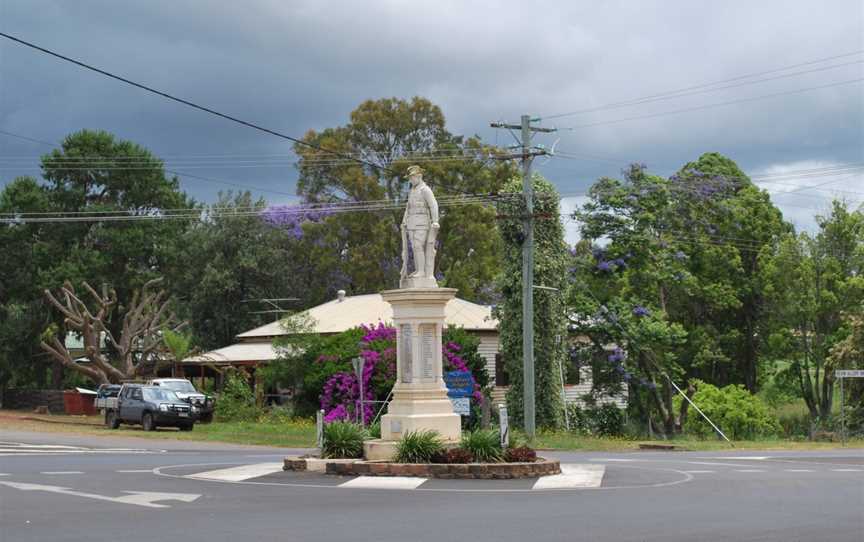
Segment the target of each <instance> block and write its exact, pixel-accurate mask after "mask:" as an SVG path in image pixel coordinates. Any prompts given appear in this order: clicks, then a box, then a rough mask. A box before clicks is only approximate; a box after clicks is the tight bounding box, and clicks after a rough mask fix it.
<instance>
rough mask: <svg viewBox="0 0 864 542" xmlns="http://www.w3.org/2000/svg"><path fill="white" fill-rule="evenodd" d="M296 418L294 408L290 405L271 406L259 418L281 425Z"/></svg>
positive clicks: (261, 420) (265, 421)
mask: <svg viewBox="0 0 864 542" xmlns="http://www.w3.org/2000/svg"><path fill="white" fill-rule="evenodd" d="M293 420H294V409H293V408H291V407H290V406H288V405H280V406H274V407H270V410H269V411H267V413H266V414H264V415H263V416H261V418H260V419H259V420H258V421H259V422H262V423H272V424H276V425H281V424H285V423H290V422H292V421H293Z"/></svg>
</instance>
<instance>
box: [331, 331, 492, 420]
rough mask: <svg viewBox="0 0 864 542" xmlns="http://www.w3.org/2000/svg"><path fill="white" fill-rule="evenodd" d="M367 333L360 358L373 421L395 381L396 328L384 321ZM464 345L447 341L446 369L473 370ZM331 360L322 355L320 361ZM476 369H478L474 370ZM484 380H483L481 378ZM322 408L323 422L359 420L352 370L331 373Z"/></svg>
mask: <svg viewBox="0 0 864 542" xmlns="http://www.w3.org/2000/svg"><path fill="white" fill-rule="evenodd" d="M362 328H363V331H364V335H363V338H362V339H361V341H360V357H361V358H362V359H363V400H364V405H363V409H364V411H365V419H366V421H367V423H370V422H371V421H372V420H373V419H374V418H375V415H376V414H377V413H378V411H379V410H380V408H381V406H382V405H383V401H384V400H385V399H386V397H387V394H388V393H389V392H390V390H391V389H392V387H393V384H394V382H395V380H396V328H393V327H389V326H386V325H384V324H383V323H378V324H377V325H371V326H362ZM461 351H462V345H460V344H458V343H457V342H454V341H447V342H445V343H444V345H443V347H442V353H443V356H444V358H443V361H444V370H445V371H468V372H471V369H470V368H469V367H468V365H467V364H466V362H465V360H464V359H463V358H462V356H461V355H460V352H461ZM327 360H328V358H327V357H326V355H321V356H319V358H318V360H317V362H318V363H324V362H326V361H327ZM475 372H476V371H475ZM471 378H472V380H473V381H474V390H475V391H474V397H473V399H474V401H475V402H476V404H478V405H479V404H480V403H482V401H483V394H482V392H481V390H480V385H479V384H480V383H479V382H478V379H476V378H475V376H474V374H473V373H472V377H471ZM481 380H483V379H481ZM321 408H322V409H323V410H324V421H325V422H332V421H339V420H351V421H354V420H357V419H358V418H359V416H358V412H359V408H360V383H359V381H358V380H357V376H356V375H355V374H354V373H353V372H351V371H340V372H337V373H334V374H333V375H331V376H330V377H329V378H328V379H327V380H326V382H325V383H324V388H323V389H322V390H321Z"/></svg>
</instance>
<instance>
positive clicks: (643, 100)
mask: <svg viewBox="0 0 864 542" xmlns="http://www.w3.org/2000/svg"><path fill="white" fill-rule="evenodd" d="M862 53H864V49H861V50H857V51H852V52H849V53H843V54H839V55H833V56H829V57H825V58H819V59H816V60H810V61H807V62H801V63H798V64H790V65H787V66H783V67H780V68H775V69H771V70H765V71H761V72H755V73H750V74H746V75H739V76H736V77H732V78H729V79H722V80H719V81H713V82H710V83H702V84H699V85H693V86H689V87H684V88H679V89H676V90H669V91H665V92H660V93H657V94H651V95H648V96H643V97H641V98H634V99H630V100H623V101H620V102H613V103H610V104H606V105H602V106H598V107H594V108H590V109H581V110H577V111H570V112H567V113H558V114H554V115H546V116H544V117H542V118H543V119H544V120H549V119H555V118H561V117H568V116H573V115H580V114H583V113H592V112H596V111H602V110H606V109H615V108H619V107H627V106H631V105H639V104H642V103H647V102H650V101H655V100H660V99H668V98H674V97H678V95H679V94H681V93H688V94H684V95H689V94H691V93H692V92H691V91H697V90H698V89H707V88H708V87H714V86H716V85H721V84H724V83H731V82H734V81H741V80H744V79H750V78H753V77H758V76H760V75H768V74H772V73H779V72H783V71H787V70H790V69H793V68H800V67H803V66H812V65H813V64H821V63H823V62H828V61H829V60H837V59H840V58H848V57H850V56H856V55H860V54H862ZM858 62H860V61H855V62H851V63H847V64H840V65H836V66H832V67H839V66H845V65H848V64H854V63H858ZM830 68H831V67H828V68H824V67H823V68H815V69H814V70H813V71H819V70H823V69H830ZM804 73H809V71H805V72H799V73H796V74H790V75H784V76H780V77H789V76H791V75H800V74H804ZM767 80H770V79H764V80H763V81H767ZM758 82H762V81H754V82H751V83H742V84H752V83H758ZM724 88H731V87H724ZM714 90H719V89H709V90H704V91H700V92H712V91H714Z"/></svg>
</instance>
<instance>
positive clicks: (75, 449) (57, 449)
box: [0, 442, 164, 457]
mask: <svg viewBox="0 0 864 542" xmlns="http://www.w3.org/2000/svg"><path fill="white" fill-rule="evenodd" d="M155 452H164V450H144V449H140V448H84V447H81V446H66V445H62V444H27V443H25V442H0V457H16V456H39V455H62V454H123V453H130V454H149V453H155Z"/></svg>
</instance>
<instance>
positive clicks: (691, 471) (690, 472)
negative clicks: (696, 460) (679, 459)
mask: <svg viewBox="0 0 864 542" xmlns="http://www.w3.org/2000/svg"><path fill="white" fill-rule="evenodd" d="M682 472H686V473H688V474H713V473H715V472H717V471H713V470H685V471H682Z"/></svg>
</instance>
